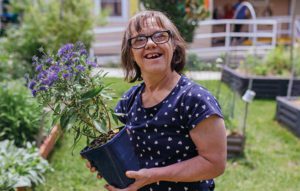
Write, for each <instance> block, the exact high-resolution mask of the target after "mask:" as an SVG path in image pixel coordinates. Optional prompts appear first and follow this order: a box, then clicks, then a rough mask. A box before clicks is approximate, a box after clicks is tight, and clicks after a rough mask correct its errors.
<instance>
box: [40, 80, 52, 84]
mask: <svg viewBox="0 0 300 191" xmlns="http://www.w3.org/2000/svg"><path fill="white" fill-rule="evenodd" d="M42 84H43V85H49V84H50V81H49V79H43V80H42Z"/></svg>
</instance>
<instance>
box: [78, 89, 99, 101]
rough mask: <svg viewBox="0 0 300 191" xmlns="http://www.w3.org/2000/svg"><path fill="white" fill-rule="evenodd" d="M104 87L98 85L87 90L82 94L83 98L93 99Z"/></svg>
mask: <svg viewBox="0 0 300 191" xmlns="http://www.w3.org/2000/svg"><path fill="white" fill-rule="evenodd" d="M102 89H103V87H96V88H94V89H92V90H89V91H87V92H85V93H84V94H82V95H81V98H82V99H91V98H93V97H95V96H96V95H98V94H99V93H100V92H101V91H102Z"/></svg>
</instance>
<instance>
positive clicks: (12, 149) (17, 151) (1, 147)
mask: <svg viewBox="0 0 300 191" xmlns="http://www.w3.org/2000/svg"><path fill="white" fill-rule="evenodd" d="M0 167H1V168H0V190H13V188H15V187H21V186H24V187H25V186H31V185H32V184H35V185H36V184H41V183H44V181H45V179H44V177H43V174H44V173H45V172H46V171H48V170H52V169H51V168H50V166H49V164H48V162H47V160H45V159H43V158H42V157H41V156H40V155H39V152H38V149H37V148H36V147H34V146H33V145H32V144H31V143H27V144H26V147H25V148H17V147H16V146H15V145H14V142H13V141H8V140H4V141H1V142H0Z"/></svg>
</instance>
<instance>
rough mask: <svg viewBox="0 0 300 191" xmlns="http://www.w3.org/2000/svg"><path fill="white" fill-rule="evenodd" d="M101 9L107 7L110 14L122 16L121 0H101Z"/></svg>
mask: <svg viewBox="0 0 300 191" xmlns="http://www.w3.org/2000/svg"><path fill="white" fill-rule="evenodd" d="M101 8H102V9H109V10H110V16H122V0H102V1H101Z"/></svg>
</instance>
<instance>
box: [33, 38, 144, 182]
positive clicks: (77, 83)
mask: <svg viewBox="0 0 300 191" xmlns="http://www.w3.org/2000/svg"><path fill="white" fill-rule="evenodd" d="M40 51H41V52H43V50H40ZM33 64H34V66H35V69H36V74H35V75H34V77H33V78H32V79H30V80H29V81H28V87H29V88H30V89H31V92H32V95H33V96H34V97H36V98H37V99H38V100H39V102H40V103H41V104H42V105H44V106H45V107H48V108H49V109H50V110H51V111H52V112H53V124H55V123H57V122H59V124H60V126H61V128H62V131H64V132H70V131H73V133H74V146H75V144H76V143H77V142H78V141H79V139H80V138H81V137H82V136H84V137H86V138H87V147H86V148H84V149H83V150H82V151H81V155H82V156H83V157H84V158H86V159H88V160H89V161H90V163H91V164H92V165H93V166H94V167H95V168H96V169H97V170H98V171H99V172H100V174H101V175H102V176H103V177H104V179H105V180H106V181H107V182H108V183H109V184H111V185H114V186H116V187H119V188H124V187H126V186H128V185H129V184H130V183H132V182H133V180H132V179H128V178H127V177H126V176H125V171H126V170H137V169H139V164H138V161H137V158H136V157H135V153H134V150H133V147H132V146H131V142H130V140H129V137H128V135H127V132H126V129H125V128H120V129H121V130H120V132H119V133H118V134H117V135H116V136H115V134H116V133H117V132H118V130H119V129H117V128H113V127H112V125H113V124H112V123H113V122H116V123H117V115H118V114H116V113H114V111H113V109H111V108H110V107H109V106H108V103H107V102H109V101H111V99H112V91H111V89H110V88H109V85H108V84H105V83H104V81H103V80H104V77H105V75H106V74H104V73H103V72H102V70H99V68H97V64H96V62H95V60H93V59H91V58H89V57H88V54H87V51H86V49H85V47H84V45H83V43H80V42H77V43H76V44H66V45H64V46H62V47H61V48H60V49H59V50H58V52H57V54H55V55H53V54H45V53H43V57H41V58H38V57H33Z"/></svg>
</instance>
